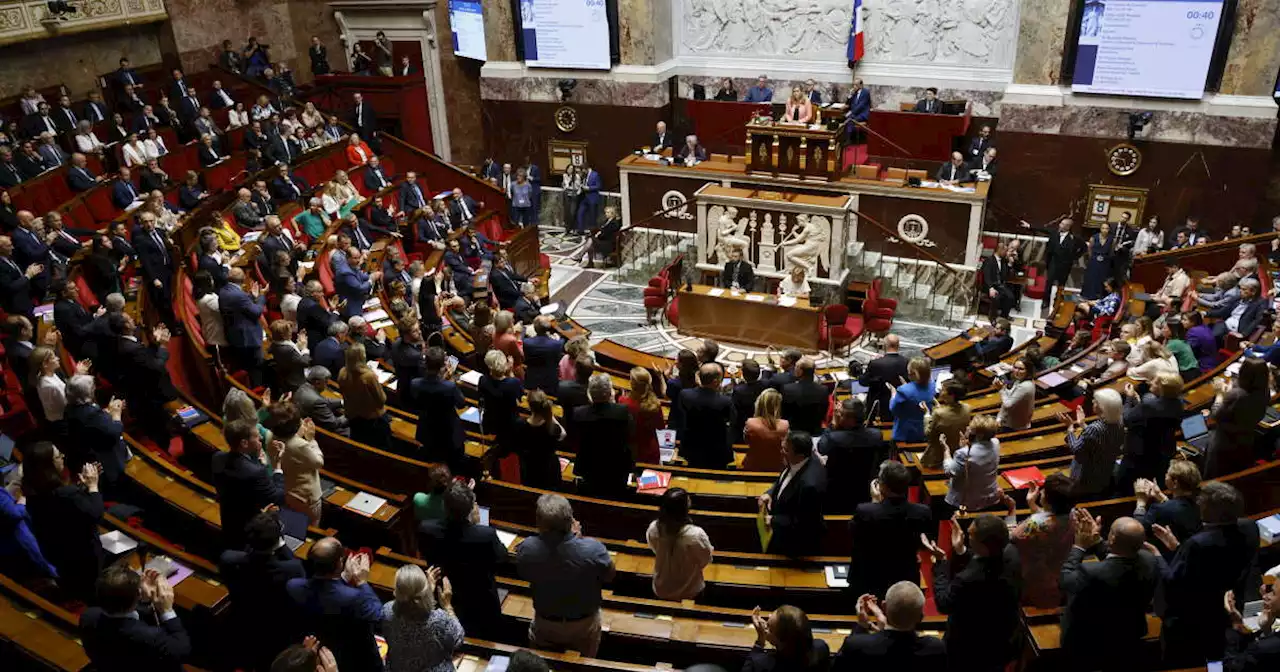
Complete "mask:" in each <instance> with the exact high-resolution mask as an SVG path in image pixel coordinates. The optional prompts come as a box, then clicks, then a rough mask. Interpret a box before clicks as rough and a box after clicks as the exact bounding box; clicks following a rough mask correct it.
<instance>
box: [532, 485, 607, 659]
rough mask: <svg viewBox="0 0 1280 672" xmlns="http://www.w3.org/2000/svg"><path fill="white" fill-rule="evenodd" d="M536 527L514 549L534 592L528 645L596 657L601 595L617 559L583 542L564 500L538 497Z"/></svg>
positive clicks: (601, 547) (599, 545) (590, 542)
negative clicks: (614, 559) (531, 534)
mask: <svg viewBox="0 0 1280 672" xmlns="http://www.w3.org/2000/svg"><path fill="white" fill-rule="evenodd" d="M537 521H538V534H537V535H535V536H532V537H529V538H528V539H525V540H524V542H523V543H521V544H520V546H519V547H518V548H517V549H516V571H517V572H518V573H519V576H520V578H521V579H524V580H525V581H528V582H529V588H530V590H531V591H532V592H533V611H534V615H533V622H532V623H530V625H529V643H530V644H531V645H533V646H534V647H537V648H541V649H555V648H565V649H573V650H574V651H577V652H579V653H581V654H582V655H583V656H586V657H589V658H590V657H594V656H595V655H596V651H597V650H598V649H599V648H600V632H601V618H600V605H601V601H602V595H601V590H602V588H603V586H604V583H605V582H607V581H610V580H612V579H613V574H614V566H613V559H612V558H611V557H610V556H609V550H608V549H607V548H605V546H604V544H602V543H600V542H599V541H597V540H595V539H588V538H586V537H584V536H582V526H581V525H580V524H579V523H578V521H577V520H574V518H573V509H572V508H571V507H570V506H569V501H568V500H567V499H565V498H564V497H562V496H560V495H557V494H554V493H546V494H544V495H542V496H541V497H539V498H538V504H537Z"/></svg>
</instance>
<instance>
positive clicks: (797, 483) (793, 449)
mask: <svg viewBox="0 0 1280 672" xmlns="http://www.w3.org/2000/svg"><path fill="white" fill-rule="evenodd" d="M782 443H783V446H784V449H783V452H784V454H785V458H786V461H787V466H786V467H785V468H783V470H782V474H781V475H779V476H778V480H777V481H774V483H773V487H771V488H769V491H768V492H766V493H764V494H763V495H760V506H761V507H763V508H764V510H765V523H766V524H767V525H768V527H769V529H770V530H772V531H773V537H772V538H771V539H770V540H769V548H768V552H769V553H777V554H779V555H786V556H790V557H798V556H802V555H813V554H815V553H816V552H817V551H818V550H819V549H821V548H822V537H823V536H825V532H826V522H824V521H823V519H822V502H823V500H824V499H826V490H827V474H826V470H825V469H824V468H823V466H822V462H821V461H820V460H818V459H815V458H814V457H813V438H812V437H810V436H809V434H807V433H805V432H789V433H788V434H787V438H786V439H785V440H784V441H783V442H782Z"/></svg>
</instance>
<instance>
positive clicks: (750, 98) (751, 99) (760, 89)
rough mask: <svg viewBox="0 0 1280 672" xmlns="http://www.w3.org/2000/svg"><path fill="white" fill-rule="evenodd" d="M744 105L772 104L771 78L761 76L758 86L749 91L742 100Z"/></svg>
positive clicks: (758, 78) (758, 79)
mask: <svg viewBox="0 0 1280 672" xmlns="http://www.w3.org/2000/svg"><path fill="white" fill-rule="evenodd" d="M742 102H744V103H772V102H773V89H771V88H769V76H768V75H760V76H759V77H757V78H756V85H755V86H753V87H751V88H749V89H747V95H746V96H744V97H743V98H742Z"/></svg>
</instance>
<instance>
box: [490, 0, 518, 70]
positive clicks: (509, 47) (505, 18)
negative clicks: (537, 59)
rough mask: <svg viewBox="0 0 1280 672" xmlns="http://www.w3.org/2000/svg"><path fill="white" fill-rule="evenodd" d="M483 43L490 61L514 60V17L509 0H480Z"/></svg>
mask: <svg viewBox="0 0 1280 672" xmlns="http://www.w3.org/2000/svg"><path fill="white" fill-rule="evenodd" d="M481 7H483V9H484V36H485V37H484V45H485V51H486V52H487V55H488V56H489V60H490V61H514V60H516V28H515V19H514V18H513V17H512V16H511V2H510V0H482V4H481Z"/></svg>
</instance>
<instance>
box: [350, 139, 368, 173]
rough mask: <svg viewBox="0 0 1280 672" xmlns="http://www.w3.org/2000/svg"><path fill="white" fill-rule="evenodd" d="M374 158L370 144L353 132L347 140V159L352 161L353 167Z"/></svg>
mask: <svg viewBox="0 0 1280 672" xmlns="http://www.w3.org/2000/svg"><path fill="white" fill-rule="evenodd" d="M372 158H373V150H371V149H369V145H366V144H364V142H363V141H361V140H360V136H359V135H357V134H355V133H352V134H351V136H350V138H349V139H348V140H347V161H349V162H350V163H351V167H352V168H356V167H358V166H363V165H364V164H366V163H368V162H369V159H372Z"/></svg>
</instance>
